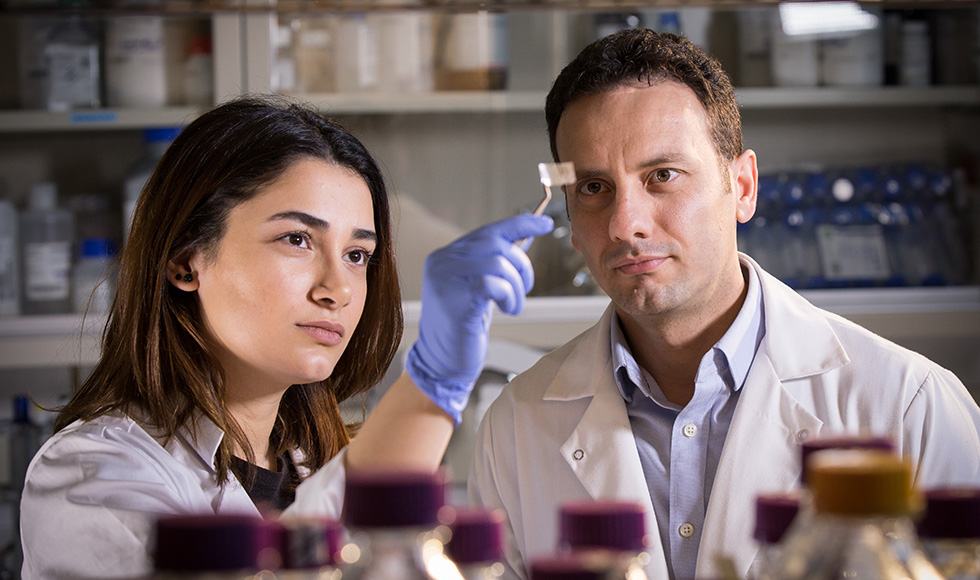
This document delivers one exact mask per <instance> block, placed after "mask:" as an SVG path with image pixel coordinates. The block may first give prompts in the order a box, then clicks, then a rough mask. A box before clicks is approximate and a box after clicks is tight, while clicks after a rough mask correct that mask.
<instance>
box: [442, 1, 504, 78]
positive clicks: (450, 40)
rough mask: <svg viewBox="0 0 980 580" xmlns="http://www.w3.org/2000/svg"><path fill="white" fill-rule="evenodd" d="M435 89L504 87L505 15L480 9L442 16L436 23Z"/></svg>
mask: <svg viewBox="0 0 980 580" xmlns="http://www.w3.org/2000/svg"><path fill="white" fill-rule="evenodd" d="M435 59H436V61H435V88H436V90H440V91H460V90H462V91H489V90H500V89H503V88H505V87H506V84H507V60H508V56H507V16H506V15H505V14H502V13H499V12H488V11H486V10H480V11H477V12H473V13H466V14H444V15H442V16H440V17H439V18H438V20H437V24H436V37H435Z"/></svg>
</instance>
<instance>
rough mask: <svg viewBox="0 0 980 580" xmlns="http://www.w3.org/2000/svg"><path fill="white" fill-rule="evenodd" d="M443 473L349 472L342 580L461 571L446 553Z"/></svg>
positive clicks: (412, 579) (420, 578) (411, 579)
mask: <svg viewBox="0 0 980 580" xmlns="http://www.w3.org/2000/svg"><path fill="white" fill-rule="evenodd" d="M444 505H446V482H445V477H444V476H443V475H442V474H433V473H423V472H386V471H361V472H350V473H348V474H347V481H346V485H345V490H344V511H343V523H344V525H345V526H346V528H347V530H348V532H349V533H350V541H349V542H348V543H346V544H345V545H344V546H343V547H342V548H341V549H340V558H339V560H340V566H341V567H342V568H343V569H344V580H391V579H398V580H432V579H443V578H452V577H453V576H455V578H456V579H457V580H458V578H459V574H458V572H456V570H455V566H454V565H453V563H452V562H451V561H450V560H449V559H448V558H447V557H446V556H445V554H444V546H443V538H442V537H441V536H440V534H439V532H438V531H437V528H438V527H439V517H438V513H439V510H440V509H441V508H442V507H443V506H444Z"/></svg>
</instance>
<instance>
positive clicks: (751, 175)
mask: <svg viewBox="0 0 980 580" xmlns="http://www.w3.org/2000/svg"><path fill="white" fill-rule="evenodd" d="M731 176H732V181H733V184H732V185H733V187H734V193H735V218H736V219H737V220H738V221H739V223H743V224H744V223H745V222H747V221H749V220H750V219H751V218H752V216H753V215H755V207H756V202H757V201H758V193H759V167H758V165H757V164H756V157H755V151H753V150H751V149H746V150H745V151H743V152H742V154H741V155H739V156H738V157H736V158H735V159H734V160H733V161H732V163H731Z"/></svg>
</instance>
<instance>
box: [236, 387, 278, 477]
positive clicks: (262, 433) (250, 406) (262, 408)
mask: <svg viewBox="0 0 980 580" xmlns="http://www.w3.org/2000/svg"><path fill="white" fill-rule="evenodd" d="M281 399H282V393H278V394H276V395H268V396H265V397H253V398H247V399H233V398H229V400H227V401H226V405H227V408H228V413H229V414H230V415H231V416H232V417H234V419H235V421H237V422H238V426H239V427H241V429H242V432H243V433H244V434H245V438H246V440H247V441H248V444H249V445H250V446H251V447H252V453H253V454H254V455H255V459H254V460H255V464H256V465H258V466H259V467H264V468H265V469H269V470H271V471H276V470H277V459H276V455H275V450H274V449H272V448H271V447H270V446H269V439H270V437H271V435H272V428H273V427H275V424H276V417H277V416H278V414H279V401H280V400H281ZM232 453H234V454H235V456H237V457H239V458H241V459H246V453H245V450H243V449H238V448H237V446H236V447H235V448H233V449H232Z"/></svg>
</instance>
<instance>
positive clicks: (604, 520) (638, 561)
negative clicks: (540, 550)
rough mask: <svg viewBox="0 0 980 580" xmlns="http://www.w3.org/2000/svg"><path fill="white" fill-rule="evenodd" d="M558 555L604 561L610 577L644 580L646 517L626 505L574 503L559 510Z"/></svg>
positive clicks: (638, 507) (635, 505) (647, 558)
mask: <svg viewBox="0 0 980 580" xmlns="http://www.w3.org/2000/svg"><path fill="white" fill-rule="evenodd" d="M558 518H559V538H558V551H559V552H563V553H577V554H583V555H586V556H589V557H601V558H603V559H607V560H608V561H609V562H610V563H611V564H612V566H613V569H614V570H615V572H613V574H612V577H615V578H630V579H632V580H643V579H645V578H646V577H647V576H646V572H645V571H644V568H643V567H644V566H646V565H647V564H648V563H649V562H650V554H648V553H647V552H646V545H647V538H646V520H645V518H646V513H645V510H644V509H643V506H642V505H641V504H639V503H636V502H628V501H611V500H608V501H574V502H567V503H564V504H562V506H561V508H560V509H559V515H558Z"/></svg>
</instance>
